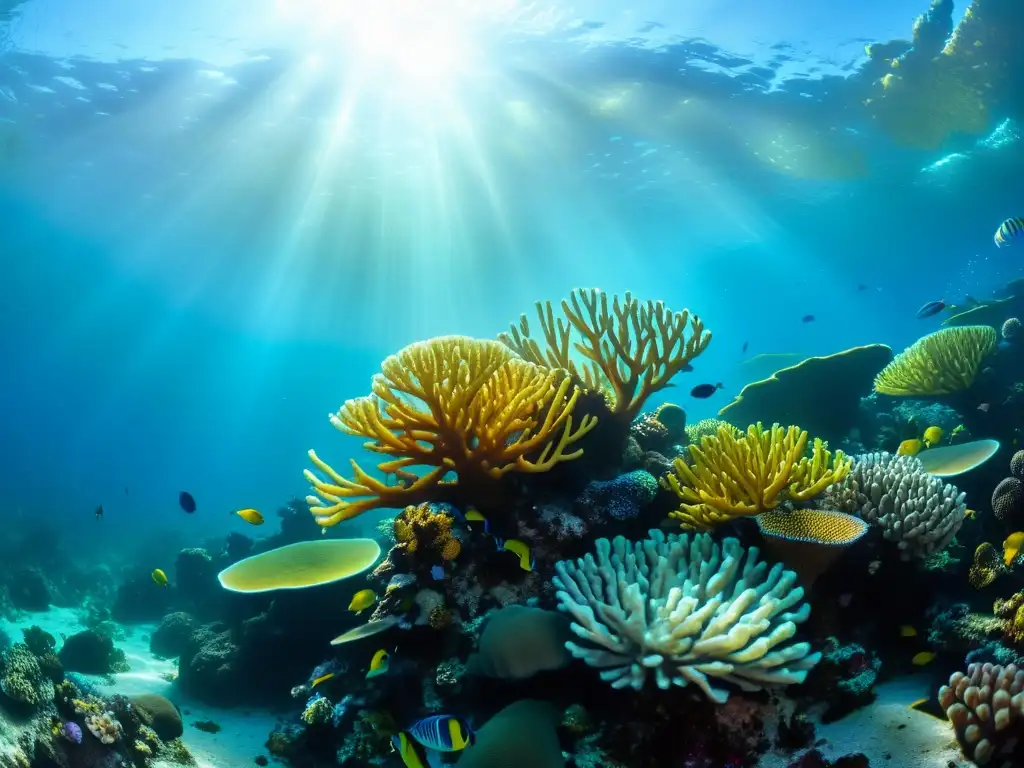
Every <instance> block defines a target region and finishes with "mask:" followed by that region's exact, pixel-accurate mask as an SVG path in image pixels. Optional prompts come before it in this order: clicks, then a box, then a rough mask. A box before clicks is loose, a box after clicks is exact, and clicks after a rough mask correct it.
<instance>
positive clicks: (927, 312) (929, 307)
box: [917, 301, 946, 319]
mask: <svg viewBox="0 0 1024 768" xmlns="http://www.w3.org/2000/svg"><path fill="white" fill-rule="evenodd" d="M945 308H946V302H944V301H929V302H928V303H927V304H925V305H924V306H922V307H921V308H920V309H919V310H917V316H918V318H921V319H923V318H925V317H931V316H932V315H937V314H939V312H941V311H942V310H944V309H945Z"/></svg>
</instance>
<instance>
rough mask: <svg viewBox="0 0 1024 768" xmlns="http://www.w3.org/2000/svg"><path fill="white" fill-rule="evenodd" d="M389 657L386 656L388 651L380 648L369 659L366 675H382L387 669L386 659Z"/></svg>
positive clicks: (368, 676)
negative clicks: (368, 669) (368, 668)
mask: <svg viewBox="0 0 1024 768" xmlns="http://www.w3.org/2000/svg"><path fill="white" fill-rule="evenodd" d="M390 658H391V657H390V656H388V652H387V651H385V650H384V649H383V648H381V649H380V650H379V651H377V652H376V653H375V654H373V658H372V659H370V671H369V672H367V673H366V677H367V678H370V677H376V676H377V675H383V674H384V673H385V672H387V671H388V666H389V664H388V661H389V659H390Z"/></svg>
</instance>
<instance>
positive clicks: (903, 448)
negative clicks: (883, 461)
mask: <svg viewBox="0 0 1024 768" xmlns="http://www.w3.org/2000/svg"><path fill="white" fill-rule="evenodd" d="M923 447H924V443H922V442H921V441H920V440H917V439H912V440H904V441H903V442H902V443H900V447H899V448H897V449H896V455H897V456H916V455H917V454H919V453H920V452H921V449H922V448H923Z"/></svg>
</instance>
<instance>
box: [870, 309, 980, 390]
mask: <svg viewBox="0 0 1024 768" xmlns="http://www.w3.org/2000/svg"><path fill="white" fill-rule="evenodd" d="M995 346H996V331H995V329H994V328H991V327H989V326H987V325H965V326H961V327H958V328H943V329H941V330H938V331H935V332H934V333H930V334H928V335H927V336H924V337H923V338H920V339H918V340H917V341H915V342H914V343H913V344H912V345H911V346H909V347H907V348H906V349H905V350H903V351H902V352H901V353H900V354H898V355H897V356H896V357H895V359H894V360H893V361H892V362H891V363H889V364H888V365H887V366H885V368H883V369H882V371H881V372H880V373H879V374H878V376H876V377H875V392H878V393H879V394H883V395H895V396H899V397H914V396H925V395H948V394H952V393H954V392H960V391H962V390H965V389H969V388H970V386H971V385H972V384H973V383H974V378H975V376H977V374H978V369H979V368H980V367H981V361H982V360H984V359H985V358H986V357H987V356H988V355H989V353H991V352H992V350H994V349H995Z"/></svg>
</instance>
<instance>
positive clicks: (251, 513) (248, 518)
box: [235, 508, 263, 525]
mask: <svg viewBox="0 0 1024 768" xmlns="http://www.w3.org/2000/svg"><path fill="white" fill-rule="evenodd" d="M235 514H236V515H238V516H239V517H240V518H242V519H243V520H245V522H247V523H249V524H250V525H263V515H261V514H260V513H259V512H257V511H256V510H255V509H248V508H247V509H240V510H238V511H237V512H235Z"/></svg>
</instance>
